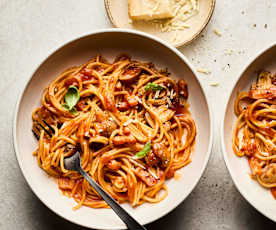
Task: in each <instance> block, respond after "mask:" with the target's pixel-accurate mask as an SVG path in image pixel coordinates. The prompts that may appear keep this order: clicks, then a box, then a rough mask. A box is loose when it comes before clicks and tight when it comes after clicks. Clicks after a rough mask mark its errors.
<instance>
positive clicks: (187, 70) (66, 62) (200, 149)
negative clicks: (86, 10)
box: [13, 29, 213, 229]
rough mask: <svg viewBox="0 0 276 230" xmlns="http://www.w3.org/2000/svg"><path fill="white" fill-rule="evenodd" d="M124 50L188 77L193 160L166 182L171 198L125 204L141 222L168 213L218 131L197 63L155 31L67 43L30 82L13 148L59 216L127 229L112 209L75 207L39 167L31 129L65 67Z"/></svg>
mask: <svg viewBox="0 0 276 230" xmlns="http://www.w3.org/2000/svg"><path fill="white" fill-rule="evenodd" d="M122 52H124V53H128V54H130V55H131V56H132V57H133V58H135V59H137V60H144V61H152V62H153V63H155V64H156V65H157V67H168V68H169V71H170V72H171V73H172V76H178V77H180V78H182V77H183V78H185V80H186V81H187V82H188V87H189V92H190V96H189V103H190V105H191V107H190V109H191V112H192V115H193V117H194V119H195V122H196V126H197V136H196V145H195V151H194V153H193V155H192V163H191V164H189V165H188V166H186V167H184V168H183V169H181V170H180V171H179V172H180V173H181V175H182V176H181V178H180V180H177V181H176V180H169V181H168V182H167V185H168V188H169V195H168V197H167V198H166V199H165V200H164V201H162V202H160V203H158V204H144V205H142V206H140V207H137V208H132V207H131V206H130V205H128V204H124V205H123V207H124V208H126V209H127V211H128V212H129V213H131V215H133V216H134V217H135V218H136V219H137V220H138V221H139V222H140V223H141V224H147V223H150V222H152V221H154V220H157V219H158V218H160V217H162V216H164V215H165V214H167V213H168V212H170V211H171V210H172V209H174V208H175V207H176V206H177V205H179V204H180V203H181V202H182V201H183V200H184V199H185V198H186V197H187V196H188V195H189V194H190V192H191V191H192V190H193V189H194V187H195V186H196V184H197V183H198V181H199V179H200V177H201V175H202V173H203V171H204V169H205V167H206V165H207V162H208V159H209V156H210V151H211V144H212V136H213V135H212V133H213V132H212V119H211V114H210V111H209V106H208V102H207V99H206V97H205V94H204V92H203V90H202V87H201V85H200V83H199V81H198V79H197V76H196V72H195V70H194V68H193V67H192V65H191V64H190V63H189V61H188V60H187V59H186V58H185V57H184V56H183V55H182V54H181V53H180V52H179V51H178V50H176V49H175V48H173V47H171V46H170V45H167V44H166V43H164V42H162V41H161V40H160V39H158V38H155V37H152V36H151V35H147V34H145V33H142V32H135V31H132V30H127V29H107V30H99V31H96V32H94V33H91V34H88V35H85V36H82V37H80V38H77V39H75V40H73V41H71V42H69V43H66V44H65V45H64V46H62V47H60V48H59V49H57V50H56V51H55V52H53V53H52V54H51V55H49V57H47V58H46V59H45V60H44V61H43V62H42V63H41V65H40V66H39V67H38V68H37V69H36V70H35V72H34V73H33V75H32V76H31V77H30V79H29V81H28V83H27V85H26V86H25V89H24V91H23V92H22V94H21V97H20V99H19V101H18V105H17V109H16V115H15V120H14V124H13V131H14V132H13V135H14V147H15V151H16V156H17V160H18V162H19V166H20V168H21V170H22V172H23V175H24V177H25V179H26V180H27V182H28V184H29V186H30V187H31V189H32V190H33V192H34V193H35V194H36V195H37V197H38V198H39V199H40V200H41V201H42V202H43V203H44V204H45V205H46V206H47V207H49V208H50V209H51V210H53V211H54V212H55V213H57V214H58V215H60V216H62V217H64V218H65V219H67V220H69V221H72V222H74V223H76V224H79V225H82V226H85V227H89V228H96V229H125V225H124V224H123V223H122V222H121V220H120V219H119V218H118V217H117V216H116V215H115V214H114V213H113V211H112V210H111V209H92V208H87V207H82V208H81V209H79V210H78V211H73V210H72V207H73V206H74V205H75V202H74V200H72V199H69V198H68V197H66V196H63V195H62V194H61V192H60V191H59V189H58V186H57V184H56V182H55V181H54V180H53V179H52V178H50V177H49V176H47V174H46V173H45V172H44V171H42V170H41V169H40V168H39V167H38V165H37V162H36V158H35V157H33V156H32V152H33V150H34V149H35V148H36V147H37V141H36V140H35V138H34V137H33V135H32V133H31V127H32V120H31V112H32V110H33V109H34V108H36V107H37V106H39V105H40V98H41V94H42V91H43V89H44V88H45V87H46V86H47V85H48V84H49V83H50V82H51V81H53V80H54V79H55V78H56V77H57V76H58V74H59V73H61V72H62V71H63V70H64V69H66V68H68V67H70V66H75V65H80V64H82V63H84V62H86V61H87V60H89V59H90V58H91V57H94V56H95V55H96V54H102V55H103V56H104V57H107V58H108V59H109V60H113V58H114V57H115V56H116V55H118V54H120V53H122ZM183 215H184V214H183Z"/></svg>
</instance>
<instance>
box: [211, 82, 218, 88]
mask: <svg viewBox="0 0 276 230" xmlns="http://www.w3.org/2000/svg"><path fill="white" fill-rule="evenodd" d="M218 85H219V83H218V82H213V83H211V84H210V86H214V87H216V86H218Z"/></svg>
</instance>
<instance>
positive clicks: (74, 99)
mask: <svg viewBox="0 0 276 230" xmlns="http://www.w3.org/2000/svg"><path fill="white" fill-rule="evenodd" d="M64 100H65V104H63V105H62V106H63V108H65V109H66V110H68V111H69V112H70V113H73V114H75V113H76V112H77V109H76V107H75V105H76V104H77V103H78V101H79V100H80V93H79V90H78V88H77V87H75V86H73V85H70V86H69V88H68V90H67V93H66V94H65V97H64Z"/></svg>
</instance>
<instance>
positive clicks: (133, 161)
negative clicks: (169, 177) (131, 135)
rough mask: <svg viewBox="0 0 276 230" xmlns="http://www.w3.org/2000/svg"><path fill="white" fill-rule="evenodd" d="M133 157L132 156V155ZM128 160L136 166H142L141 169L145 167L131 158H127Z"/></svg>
mask: <svg viewBox="0 0 276 230" xmlns="http://www.w3.org/2000/svg"><path fill="white" fill-rule="evenodd" d="M133 157H134V156H133ZM129 160H130V161H131V162H132V163H133V164H135V165H136V166H138V167H140V168H142V169H146V168H145V167H144V166H143V165H141V164H140V163H138V162H137V161H135V160H133V159H132V158H129Z"/></svg>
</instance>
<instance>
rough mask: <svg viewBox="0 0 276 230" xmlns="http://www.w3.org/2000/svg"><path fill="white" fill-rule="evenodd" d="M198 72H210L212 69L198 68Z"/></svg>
mask: <svg viewBox="0 0 276 230" xmlns="http://www.w3.org/2000/svg"><path fill="white" fill-rule="evenodd" d="M197 72H199V73H204V74H210V73H211V71H210V70H208V69H203V68H198V69H197Z"/></svg>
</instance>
